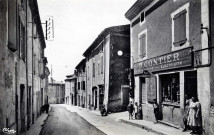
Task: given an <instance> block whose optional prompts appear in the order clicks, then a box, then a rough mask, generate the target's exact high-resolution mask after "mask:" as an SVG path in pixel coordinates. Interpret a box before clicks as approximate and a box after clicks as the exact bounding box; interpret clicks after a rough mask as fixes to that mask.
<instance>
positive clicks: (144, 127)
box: [120, 119, 168, 135]
mask: <svg viewBox="0 0 214 135" xmlns="http://www.w3.org/2000/svg"><path fill="white" fill-rule="evenodd" d="M120 122H122V123H125V124H129V125H132V126H135V127H138V128H142V129H145V130H147V131H150V132H153V133H157V134H159V135H168V134H166V133H163V132H161V131H157V130H154V129H152V128H150V127H148V126H145V125H141V124H138V123H133V122H131V121H127V120H123V119H120Z"/></svg>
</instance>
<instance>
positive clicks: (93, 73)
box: [93, 63, 95, 77]
mask: <svg viewBox="0 0 214 135" xmlns="http://www.w3.org/2000/svg"><path fill="white" fill-rule="evenodd" d="M93 77H95V63H93Z"/></svg>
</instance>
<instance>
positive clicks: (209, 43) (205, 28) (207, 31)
mask: <svg viewBox="0 0 214 135" xmlns="http://www.w3.org/2000/svg"><path fill="white" fill-rule="evenodd" d="M208 4H209V7H208V8H209V9H208V11H209V13H208V14H209V15H208V16H209V18H208V19H209V24H208V27H203V24H201V32H202V33H203V30H206V33H207V38H208V47H207V48H204V49H199V50H196V51H194V53H195V52H199V51H204V50H209V49H210V52H209V53H210V54H209V58H210V61H209V63H207V64H204V65H197V66H194V68H201V67H210V66H211V64H212V49H213V48H214V46H212V45H211V43H212V41H211V40H212V39H211V32H212V31H211V0H209V2H208Z"/></svg>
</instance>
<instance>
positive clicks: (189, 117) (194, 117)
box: [183, 96, 202, 134]
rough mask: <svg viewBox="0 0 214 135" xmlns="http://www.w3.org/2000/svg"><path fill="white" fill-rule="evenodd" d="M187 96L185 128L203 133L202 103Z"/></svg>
mask: <svg viewBox="0 0 214 135" xmlns="http://www.w3.org/2000/svg"><path fill="white" fill-rule="evenodd" d="M185 98H186V106H185V108H184V118H183V122H184V129H183V131H186V130H188V129H191V130H192V132H191V133H194V134H195V133H199V134H200V133H202V116H201V104H200V102H199V101H198V100H197V99H196V98H195V97H192V98H191V99H187V96H185Z"/></svg>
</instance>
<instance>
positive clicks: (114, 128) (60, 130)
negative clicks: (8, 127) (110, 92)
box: [26, 104, 190, 135]
mask: <svg viewBox="0 0 214 135" xmlns="http://www.w3.org/2000/svg"><path fill="white" fill-rule="evenodd" d="M44 121H45V124H44ZM42 126H43V128H42ZM41 129H42V131H41ZM40 131H41V132H40ZM39 133H40V135H60V134H61V135H67V134H68V135H82V134H83V135H85V134H86V135H103V134H107V135H157V134H158V135H189V134H190V131H188V132H182V129H176V128H173V127H170V126H167V125H164V124H160V123H159V124H154V122H151V121H146V120H129V119H128V112H127V111H125V112H119V113H111V114H108V116H103V117H102V116H101V115H100V113H99V111H94V110H88V109H85V108H81V107H77V106H71V105H65V104H54V105H51V111H50V112H49V116H48V119H47V114H42V115H41V116H40V117H39V118H38V119H37V120H36V122H35V124H33V125H32V126H31V127H30V129H29V130H28V132H27V134H26V135H39Z"/></svg>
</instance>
